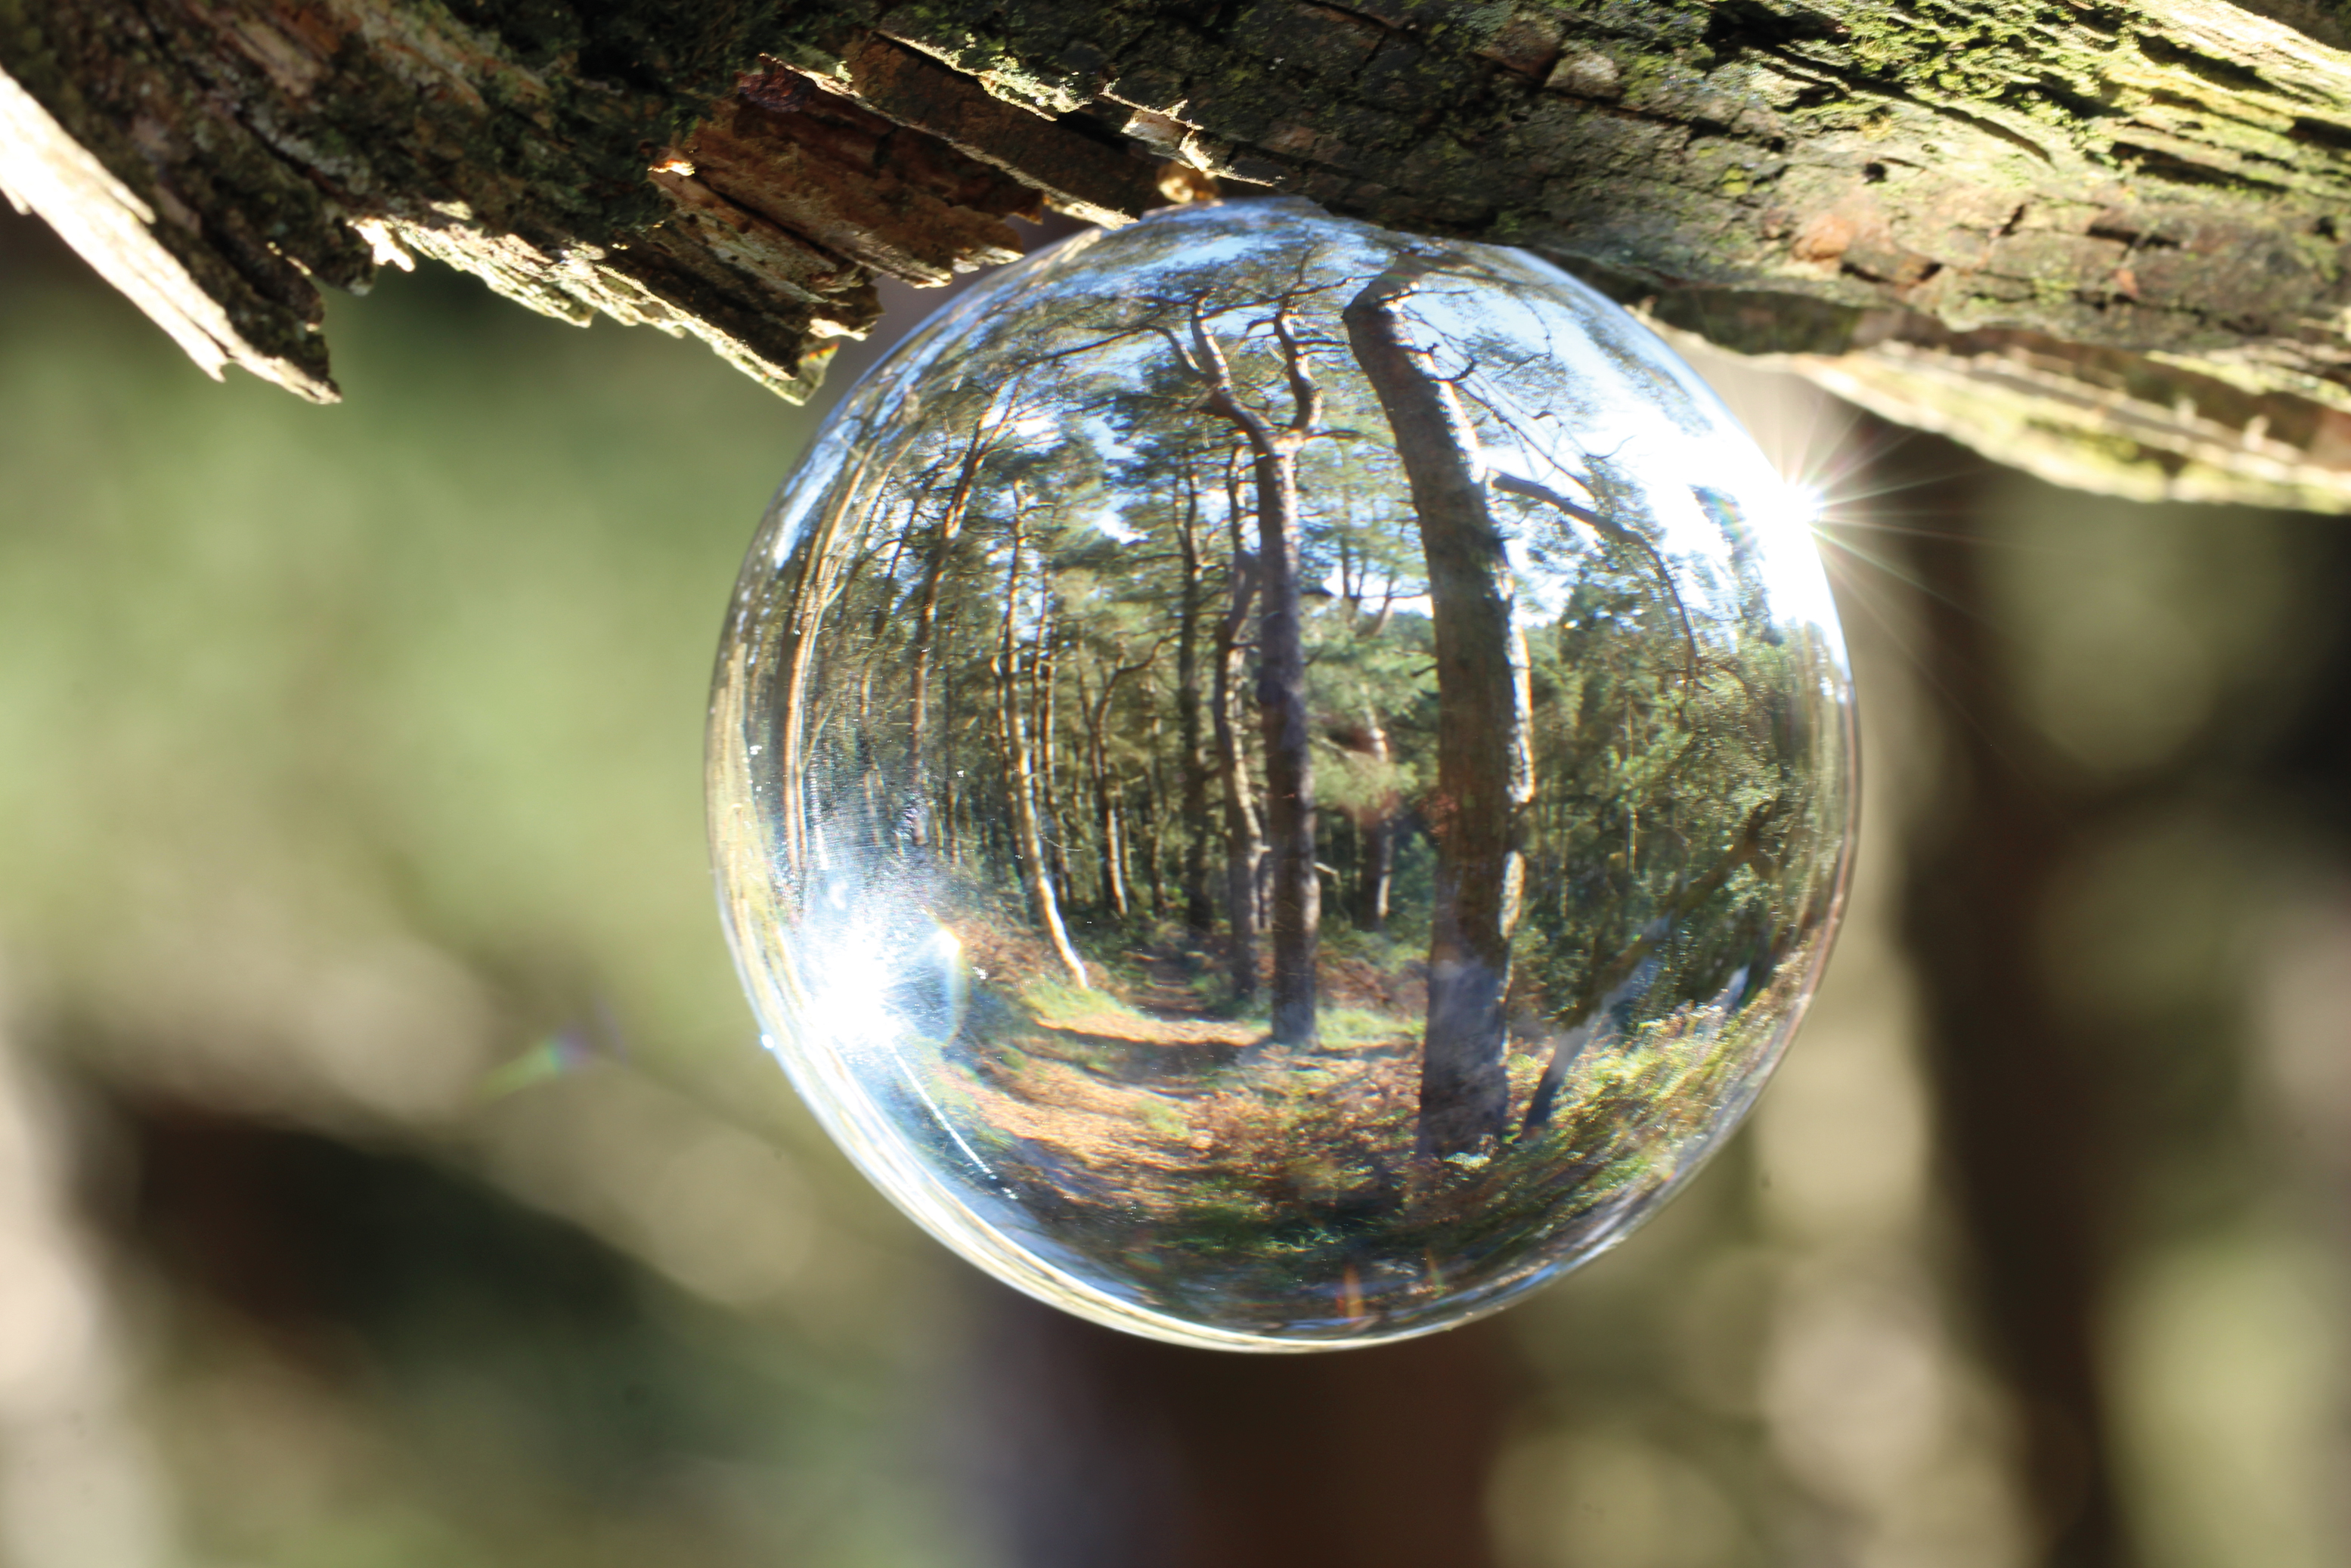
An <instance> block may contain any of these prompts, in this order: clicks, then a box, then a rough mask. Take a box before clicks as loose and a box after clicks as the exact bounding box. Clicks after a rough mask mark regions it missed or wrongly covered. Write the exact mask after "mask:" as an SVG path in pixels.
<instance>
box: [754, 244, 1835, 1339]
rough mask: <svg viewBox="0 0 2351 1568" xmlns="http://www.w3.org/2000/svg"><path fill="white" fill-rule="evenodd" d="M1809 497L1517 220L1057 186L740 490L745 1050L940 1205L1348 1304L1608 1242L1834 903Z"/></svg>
mask: <svg viewBox="0 0 2351 1568" xmlns="http://www.w3.org/2000/svg"><path fill="white" fill-rule="evenodd" d="M1809 523H1810V513H1809V509H1808V508H1807V507H1805V506H1804V505H1803V504H1802V498H1801V497H1798V496H1797V495H1796V494H1795V493H1794V492H1793V491H1792V489H1791V488H1790V487H1789V486H1787V485H1786V484H1785V483H1783V482H1782V479H1781V478H1780V477H1779V476H1777V475H1776V474H1775V473H1774V472H1773V471H1772V469H1771V466H1770V465H1769V464H1768V463H1767V462H1766V461H1765V460H1764V458H1763V456H1762V455H1761V453H1759V452H1758V451H1757V450H1756V448H1755V446H1754V444H1752V443H1751V442H1750V440H1749V439H1748V437H1747V436H1746V434H1744V433H1743V432H1742V431H1740V428H1739V427H1738V425H1737V424H1736V423H1734V422H1733V421H1732V419H1731V417H1730V416H1729V413H1727V412H1726V411H1725V410H1724V409H1723V408H1722V406H1721V405H1720V403H1719V402H1717V400H1716V399H1715V397H1714V396H1713V394H1712V393H1711V392H1709V391H1708V389H1707V388H1706V386H1705V385H1704V383H1703V382H1700V381H1699V380H1698V377H1697V375H1696V374H1695V373H1694V372H1693V371H1690V370H1689V369H1688V367H1687V366H1686V365H1684V364H1683V363H1682V362H1681V361H1679V360H1678V359H1677V358H1676V357H1675V356H1674V355H1673V354H1672V353H1671V352H1670V351H1669V350H1667V349H1666V348H1665V347H1664V346H1663V345H1662V344H1661V343H1659V342H1658V340H1656V338H1655V337H1654V336H1652V335H1651V334H1650V333H1649V332H1648V331H1646V329H1643V328H1642V327H1641V326H1640V325H1639V324H1638V323H1636V322H1635V321H1634V320H1633V319H1631V318H1630V317H1628V316H1627V315H1625V313H1624V312H1623V311H1622V310H1620V309H1618V308H1616V307H1615V306H1614V305H1612V304H1610V303H1608V302H1607V301H1606V300H1604V299H1603V298H1600V297H1599V296H1598V295H1596V294H1594V293H1593V292H1592V291H1591V290H1589V289H1588V288H1586V287H1583V285H1581V284H1579V283H1577V282H1575V281H1574V280H1573V279H1572V278H1570V277H1567V276H1566V275H1564V274H1562V273H1561V272H1560V271H1558V270H1557V269H1555V268H1553V267H1549V266H1547V265H1545V264H1544V263H1542V262H1541V261H1538V260H1536V259H1535V258H1533V257H1531V256H1526V255H1523V254H1521V253H1519V252H1515V251H1509V250H1501V249H1496V248H1491V247H1487V246H1475V245H1467V244H1448V243H1445V242H1441V241H1433V240H1424V239H1417V238H1413V237H1410V236H1405V235H1394V234H1389V233H1386V232H1384V231H1382V230H1379V229H1375V228H1373V227H1370V226H1367V225H1363V224H1358V223H1353V222H1347V221H1343V220H1341V219H1337V218H1333V217H1331V216H1329V215H1328V214H1324V213H1322V212H1321V211H1320V210H1319V209H1317V208H1315V207H1313V206H1311V205H1309V204H1305V203H1302V202H1296V201H1253V202H1232V203H1223V204H1207V205H1203V206H1196V207H1186V208H1181V209H1176V210H1173V211H1169V212H1165V213H1160V214H1154V215H1152V216H1150V217H1148V218H1145V219H1144V220H1143V221H1141V222H1139V223H1136V224H1134V225H1131V226H1128V227H1125V228H1122V229H1118V230H1114V231H1110V232H1102V233H1088V234H1081V235H1077V236H1075V237H1073V238H1071V239H1069V240H1065V241H1063V242H1062V243H1061V244H1060V245H1057V246H1053V247H1052V248H1050V249H1049V250H1046V251H1043V252H1041V253H1040V254H1039V255H1037V256H1031V257H1029V259H1028V260H1026V261H1024V262H1021V263H1019V264H1018V265H1015V266H1012V267H1005V268H1003V269H1002V270H1000V271H998V272H997V273H995V274H993V275H991V276H990V277H987V278H986V279H985V280H983V281H981V282H980V283H979V284H977V286H976V287H973V288H971V289H970V290H969V291H968V292H967V293H966V294H965V295H963V296H962V297H961V298H958V299H956V300H955V301H954V302H953V303H952V304H950V305H949V306H948V307H947V308H945V309H944V310H942V311H940V312H939V313H938V314H937V315H936V316H935V317H934V318H932V319H931V320H930V321H929V322H927V323H926V324H925V326H923V327H922V328H921V329H919V330H918V331H916V332H915V333H914V335H913V336H912V337H911V338H909V339H908V340H906V341H905V342H904V344H903V345H902V346H901V347H900V348H899V349H898V350H896V351H895V352H894V353H893V355H892V356H891V357H890V358H889V359H888V360H887V361H885V362H884V363H883V364H882V365H881V366H879V367H878V368H877V369H875V370H874V371H872V373H871V374H870V375H868V376H867V377H866V379H865V380H864V381H863V382H862V383H861V384H859V385H858V386H857V387H856V388H855V389H854V390H852V392H851V393H850V394H849V396H848V397H847V399H846V400H845V401H844V402H842V404H841V407H840V409H839V411H838V412H837V413H834V414H833V416H832V417H831V420H830V421H829V423H827V424H826V425H825V426H824V428H823V430H822V431H821V433H820V434H819V435H818V437H817V438H816V441H815V443H814V445H813V447H812V449H811V450H810V453H809V454H808V455H807V457H806V459H805V460H804V461H803V462H802V463H801V465H800V466H799V470H798V471H797V472H796V473H795V474H794V475H793V476H791V477H790V479H789V481H788V482H787V483H786V484H785V486H784V487H783V489H782V491H781V493H780V494H779V495H778V497H777V500H776V502H775V505H774V507H773V508H772V509H771V510H770V512H769V513H768V517H767V520H766V523H765V526H764V527H763V528H761V530H760V532H759V535H758V539H757V540H756V542H755V543H754V544H753V546H752V549H751V553H750V558H749V559H748V561H747V564H746V566H745V568H744V572H743V577H742V580H741V583H740V585H739V588H738V590H737V598H736V600H735V603H734V608H733V612H732V615H731V618H730V620H729V622H728V624H727V629H726V643H725V647H724V649H723V650H722V653H721V657H720V661H719V666H718V675H717V687H716V698H715V703H714V708H713V714H712V728H711V747H710V758H709V769H710V772H709V788H710V804H711V831H712V838H713V842H714V849H715V854H716V862H717V867H718V875H719V882H720V884H721V894H722V903H723V905H724V908H725V913H726V919H727V923H728V925H729V928H730V933H731V936H732V939H733V942H734V946H735V952H736V956H737V960H738V962H739V964H740V966H741V968H742V971H743V974H744V977H745V978H746V981H747V985H748V987H749V989H750V992H751V996H752V998H753V1002H754V1005H755V1007H756V1009H757V1010H758V1014H759V1017H760V1019H761V1020H762V1023H763V1026H764V1028H765V1030H767V1040H768V1044H769V1047H770V1048H771V1049H772V1050H773V1051H775V1053H776V1054H777V1055H778V1057H780V1058H781V1059H782V1061H783V1063H784V1065H785V1066H786V1068H787V1069H789V1071H790V1073H791V1076H792V1079H793V1081H794V1082H796V1083H797V1084H798V1085H799V1090H800V1092H801V1093H802V1094H803V1095H804V1096H805V1097H806V1099H807V1100H808V1102H809V1103H810V1106H811V1107H813V1108H814V1110H815V1112H816V1113H817V1114H818V1116H819V1117H820V1119H821V1120H822V1122H823V1123H824V1124H825V1125H826V1127H827V1128H828V1129H829V1130H830V1131H831V1134H832V1135H833V1136H834V1137H835V1138H837V1139H838V1140H839V1141H840V1143H841V1146H842V1147H843V1148H844V1149H846V1150H847V1151H848V1153H849V1154H850V1155H851V1156H852V1158H853V1159H854V1160H855V1161H856V1162H857V1164H858V1165H859V1166H861V1167H862V1169H863V1170H864V1172H865V1173H866V1175H867V1176H870V1177H871V1178H872V1180H873V1181H874V1182H875V1183H876V1184H877V1185H878V1186H880V1187H881V1188H882V1190H883V1192H884V1193H886V1194H888V1195H889V1197H891V1198H892V1199H893V1200H894V1201H895V1202H896V1203H898V1204H899V1206H900V1207H903V1208H904V1209H905V1211H906V1212H907V1213H908V1214H910V1215H911V1216H913V1217H914V1218H915V1219H916V1220H917V1221H919V1222H920V1223H921V1224H922V1225H924V1226H925V1228H928V1229H929V1230H930V1231H931V1232H932V1233H933V1234H934V1235H935V1236H936V1237H938V1238H939V1239H941V1240H942V1241H944V1242H946V1244H947V1245H948V1246H949V1247H952V1248H954V1249H956V1250H957V1251H958V1252H961V1253H962V1254H963V1255H964V1256H965V1257H967V1258H968V1259H970V1260H973V1261H974V1262H976V1263H977V1264H979V1265H980V1266H981V1267H983V1268H985V1269H987V1270H990V1271H991V1272H993V1273H995V1274H997V1275H998V1277H1000V1278H1001V1279H1003V1280H1005V1281H1008V1282H1009V1283H1011V1284H1013V1285H1015V1286H1017V1287H1019V1289H1021V1290H1024V1291H1029V1292H1030V1293H1031V1294H1033V1295H1036V1296H1039V1297H1041V1298H1042V1299H1044V1300H1046V1301H1050V1302H1053V1303H1055V1304H1057V1305H1060V1306H1062V1307H1065V1308H1067V1309H1069V1310H1070V1311H1071V1312H1077V1313H1079V1314H1081V1315H1082V1316H1085V1317H1089V1318H1092V1319H1095V1320H1098V1321H1100V1322H1105V1323H1108V1324H1111V1325H1113V1326H1114V1327H1118V1328H1123V1329H1127V1330H1131V1331H1133V1332H1134V1333H1143V1334H1149V1335H1153V1336H1155V1337H1157V1338H1161V1339H1167V1340H1175V1341H1178V1342H1184V1343H1194V1344H1203V1345H1217V1346H1225V1347H1229V1348H1236V1349H1259V1350H1304V1349H1314V1348H1318V1347H1328V1346H1337V1345H1348V1344H1363V1343H1374V1342H1377V1341H1381V1340H1388V1339H1395V1338H1400V1337H1404V1336H1407V1335H1412V1334H1417V1333H1427V1332H1430V1331H1432V1330H1436V1329H1440V1328H1445V1327H1449V1326H1451V1325H1453V1324H1456V1323H1458V1322H1463V1321H1465V1320H1467V1319H1468V1318H1471V1317H1474V1316H1478V1315H1479V1314H1481V1313H1484V1312H1489V1311H1492V1310H1493V1309H1495V1308H1497V1307H1499V1306H1500V1305H1502V1304H1503V1303H1505V1302H1507V1301H1510V1299H1512V1298H1513V1297H1515V1296H1517V1295H1519V1294H1520V1293H1521V1292H1523V1291H1528V1290H1531V1289H1532V1288H1533V1287H1535V1286H1536V1285H1538V1284H1541V1282H1543V1281H1546V1280H1549V1279H1551V1278H1552V1277H1553V1276H1555V1275H1557V1274H1559V1273H1561V1272H1562V1271H1563V1270H1566V1269H1568V1268H1570V1267H1573V1265H1574V1264H1576V1263H1578V1262H1580V1261H1582V1260H1584V1259H1587V1258H1589V1257H1591V1256H1592V1255H1593V1254H1594V1253H1595V1252H1598V1251H1599V1250H1601V1249H1604V1248H1605V1247H1607V1246H1609V1245H1610V1244H1611V1243H1613V1242H1614V1241H1616V1240H1617V1239H1621V1238H1622V1237H1623V1236H1624V1235H1625V1233H1626V1232H1627V1231H1628V1230H1629V1229H1631V1228H1633V1227H1634V1226H1635V1225H1636V1224H1638V1223H1639V1222H1640V1221H1641V1220H1642V1219H1643V1218H1646V1216H1647V1215H1649V1214H1650V1213H1652V1212H1654V1211H1655V1210H1656V1208H1657V1207H1658V1206H1659V1205H1660V1204H1662V1203H1663V1202H1665V1200H1666V1198H1667V1197H1668V1196H1669V1195H1670V1194H1671V1193H1672V1191H1673V1190H1674V1189H1675V1187H1676V1186H1678V1185H1679V1184H1680V1183H1681V1182H1682V1181H1684V1180H1686V1179H1687V1177H1688V1176H1690V1174H1691V1173H1692V1172H1693V1171H1694V1170H1695V1169H1696V1168H1697V1166H1698V1165H1699V1164H1700V1163H1701V1162H1702V1161H1703V1160H1704V1158H1705V1157H1706V1155H1707V1154H1708V1152H1709V1151H1710V1150H1711V1149H1713V1148H1714V1147H1715V1146H1716V1145H1719V1143H1720V1142H1721V1141H1722V1140H1723V1138H1724V1137H1725V1135H1726V1134H1729V1131H1730V1130H1731V1129H1732V1128H1733V1127H1734V1126H1735V1125H1736V1124H1738V1122H1739V1120H1740V1116H1741V1115H1742V1114H1743V1113H1745V1112H1746V1110H1747V1107H1748V1105H1749V1104H1750V1102H1751V1101H1752V1100H1753V1099H1754V1097H1755V1095H1756V1093H1757V1092H1758V1091H1759V1090H1760V1089H1761V1085H1762V1083H1763V1081H1764V1078H1765V1077H1766V1075H1767V1074H1768V1073H1769V1072H1770V1071H1771V1066H1772V1063H1773V1061H1774V1060H1775V1059H1776V1057H1777V1056H1778V1054H1779V1052H1780V1050H1781V1048H1782V1045H1783V1044H1784V1043H1785V1041H1786V1040H1787V1038H1788V1035H1789V1033H1790V1031H1791V1030H1792V1029H1793V1028H1794V1026H1795V1023H1796V1020H1797V1019H1798V1016H1799V1015H1800V1014H1801V1013H1802V1010H1803V1007H1804V1003H1805V1001H1806V998H1807V997H1808V995H1809V993H1810V992H1811V990H1812V988H1813V983H1814V980H1815V977H1817V975H1818V974H1819V972H1820V967H1821V964H1822V960H1823V956H1824V955H1825V952H1826V949H1827V946H1828V942H1829V938H1830V935H1831V932H1832V929H1833V927H1834V924H1835V920H1836V912H1837V905H1838V902H1839V897H1840V892H1841V888H1842V885H1843V871H1844V860H1845V855H1846V845H1847V841H1848V838H1849V832H1850V824H1851V821H1852V795H1853V762H1852V757H1853V738H1852V727H1851V726H1852V710H1851V696H1850V690H1849V685H1848V676H1847V669H1846V663H1845V657H1844V647H1843V643H1842V641H1841V639H1840V636H1839V632H1838V631H1837V626H1836V621H1835V616H1834V610H1833V608H1832V606H1831V604H1830V600H1829V595H1828V592H1827V589H1826V585H1825V582H1824V580H1823V575H1822V571H1821V566H1820V562H1819V559H1818V558H1817V556H1816V555H1815V554H1814V551H1813V543H1812V540H1811V538H1810V529H1809Z"/></svg>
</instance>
